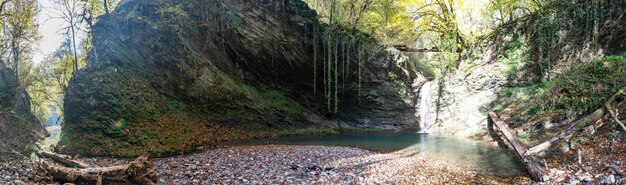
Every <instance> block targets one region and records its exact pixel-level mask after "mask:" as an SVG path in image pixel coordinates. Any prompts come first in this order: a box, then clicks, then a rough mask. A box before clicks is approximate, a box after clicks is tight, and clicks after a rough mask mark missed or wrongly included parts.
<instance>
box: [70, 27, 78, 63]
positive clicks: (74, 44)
mask: <svg viewBox="0 0 626 185" xmlns="http://www.w3.org/2000/svg"><path fill="white" fill-rule="evenodd" d="M73 22H74V21H73V18H72V23H70V24H72V25H70V26H71V29H72V45H73V46H74V71H77V70H78V54H77V51H76V31H75V30H74V29H75V28H74V26H75V25H73V24H74V23H73Z"/></svg>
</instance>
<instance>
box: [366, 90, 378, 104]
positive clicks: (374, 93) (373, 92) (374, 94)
mask: <svg viewBox="0 0 626 185" xmlns="http://www.w3.org/2000/svg"><path fill="white" fill-rule="evenodd" d="M379 96H380V95H379V94H378V92H377V91H376V90H371V91H370V92H369V93H367V94H366V95H365V99H366V100H367V101H370V102H376V99H378V97H379Z"/></svg>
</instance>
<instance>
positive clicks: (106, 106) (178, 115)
mask: <svg viewBox="0 0 626 185" xmlns="http://www.w3.org/2000/svg"><path fill="white" fill-rule="evenodd" d="M315 26H318V27H319V30H321V31H319V33H320V35H322V34H321V33H323V32H324V29H328V28H327V27H326V26H324V25H322V24H319V23H318V18H317V17H316V14H315V12H314V11H312V10H310V9H309V8H308V7H307V5H306V4H305V3H304V2H302V1H300V0H291V1H278V0H262V1H243V0H234V1H203V2H198V1H191V0H177V1H165V0H158V1H138V0H137V1H125V2H122V3H121V4H120V5H119V6H118V8H117V9H116V10H115V12H112V13H111V14H109V15H105V16H103V17H101V19H100V20H99V22H98V23H97V24H96V26H95V29H94V33H93V44H94V47H93V49H92V51H91V53H90V55H89V57H88V66H87V68H86V69H84V70H81V71H79V72H77V73H76V75H75V76H74V78H73V79H72V80H71V82H70V85H69V87H68V89H67V91H66V96H65V121H66V122H65V125H64V127H63V133H64V137H63V139H62V143H64V144H65V150H66V151H68V152H78V153H86V154H95V155H99V154H113V155H123V156H124V155H138V154H142V153H151V154H157V155H158V154H175V153H178V152H181V151H188V150H191V149H192V148H193V147H194V146H195V145H200V144H207V143H212V142H217V141H222V140H230V139H241V138H246V137H265V136H272V135H276V134H275V133H277V132H283V131H286V132H290V131H293V130H296V129H299V128H311V127H312V128H337V127H351V128H352V127H378V128H392V129H404V128H409V127H415V126H416V125H417V123H416V122H415V113H414V112H415V111H414V109H413V105H414V100H413V98H414V97H413V94H414V93H415V92H414V91H413V89H412V88H413V87H412V84H414V83H415V82H416V81H419V79H423V78H420V77H419V75H418V74H416V72H414V71H412V70H404V67H403V66H406V64H405V63H404V60H403V59H402V57H401V56H400V55H399V54H398V53H394V52H392V51H384V50H382V49H380V47H377V46H376V43H375V42H374V41H372V40H371V39H366V38H365V37H362V36H361V37H360V38H362V39H360V42H358V44H355V47H353V48H352V52H343V53H348V54H342V52H338V53H339V55H337V58H341V59H340V60H339V61H337V63H335V61H333V62H331V63H330V64H331V65H333V66H337V67H335V68H334V69H337V71H336V73H335V71H332V73H333V78H331V79H332V82H333V83H331V84H332V85H331V86H330V87H329V86H328V85H327V84H326V85H325V81H324V79H325V78H324V76H323V74H325V70H324V68H323V64H324V65H325V64H326V63H324V62H326V61H323V60H322V59H321V58H323V56H325V55H322V54H323V51H325V50H322V49H323V47H322V44H324V43H325V42H324V41H322V40H318V43H317V46H318V48H319V50H318V51H319V53H318V56H317V57H314V55H313V54H314V53H315V52H314V49H313V47H314V46H315V44H313V43H314V42H313V40H314V39H313V38H314V37H313V33H314V30H316V29H314V27H315ZM335 29H336V30H331V32H334V33H335V34H334V37H335V38H333V39H335V40H344V41H345V40H349V39H351V38H355V37H353V36H350V35H349V32H348V31H342V30H341V29H337V28H335ZM336 45H337V46H338V50H339V51H342V49H343V48H344V47H343V46H345V45H343V44H341V43H340V44H336ZM357 45H359V46H367V47H368V48H370V49H369V50H372V51H369V52H367V53H363V54H362V55H361V56H362V58H364V60H363V62H362V64H361V66H362V67H361V78H360V79H361V80H360V81H361V83H359V70H357V69H358V66H359V64H358V62H357V58H358V56H359V55H358V52H356V51H359V50H357V49H354V48H358V47H356V46H357ZM371 48H379V49H371ZM346 50H348V49H346ZM348 55H349V56H348ZM314 58H317V59H318V61H317V62H315V61H314ZM348 58H351V59H349V60H348ZM314 64H316V65H314ZM314 71H315V72H316V74H314ZM335 74H336V75H337V77H336V78H335V77H334V75H335ZM314 76H317V78H316V80H314ZM326 79H328V78H326ZM335 81H336V83H335ZM314 82H315V83H316V84H315V85H314ZM314 87H316V88H317V89H315V90H314ZM325 87H326V88H331V89H333V90H332V95H331V96H330V97H331V98H332V99H333V101H332V102H333V103H332V104H334V97H335V96H336V97H337V99H338V100H339V101H338V103H337V107H338V112H337V113H336V114H334V113H333V112H334V111H332V110H331V111H329V110H328V106H327V102H328V99H327V97H328V96H327V95H328V94H327V93H326V91H325V90H324V89H325ZM359 87H360V88H359ZM335 88H336V89H337V92H338V93H337V95H335V90H334V89H335ZM359 92H360V93H359ZM331 107H333V108H331V109H334V105H332V106H331Z"/></svg>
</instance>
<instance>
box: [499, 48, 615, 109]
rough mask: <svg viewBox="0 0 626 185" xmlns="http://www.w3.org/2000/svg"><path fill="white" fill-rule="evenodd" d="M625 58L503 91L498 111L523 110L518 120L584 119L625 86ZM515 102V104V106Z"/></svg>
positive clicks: (587, 64) (603, 60) (607, 59)
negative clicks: (583, 117)
mask: <svg viewBox="0 0 626 185" xmlns="http://www.w3.org/2000/svg"><path fill="white" fill-rule="evenodd" d="M624 74H626V57H625V56H606V57H602V58H599V59H595V60H592V61H588V62H585V63H580V64H576V65H574V66H573V67H572V69H571V70H570V71H569V72H567V73H565V74H563V75H561V76H558V77H557V78H555V79H552V80H550V81H544V82H541V83H537V84H534V85H530V86H520V87H509V88H507V89H506V90H505V91H503V92H502V93H503V94H502V95H501V96H500V97H506V98H507V99H502V98H501V99H500V101H505V102H508V103H509V104H508V105H507V104H501V106H499V107H500V109H504V107H508V106H510V105H516V106H520V107H523V109H522V112H521V114H520V115H518V117H524V116H531V117H547V118H542V119H552V120H561V119H564V118H565V117H566V116H568V115H586V114H589V113H591V112H593V111H595V110H597V109H598V108H600V107H602V106H603V105H604V103H605V102H606V101H607V100H608V98H609V97H611V96H613V94H615V93H616V92H618V90H620V89H621V88H623V87H624V86H626V76H624ZM514 102H517V103H518V104H515V103H514Z"/></svg>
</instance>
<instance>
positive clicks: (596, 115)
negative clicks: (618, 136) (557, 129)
mask: <svg viewBox="0 0 626 185" xmlns="http://www.w3.org/2000/svg"><path fill="white" fill-rule="evenodd" d="M624 91H626V88H624V89H622V90H620V91H619V92H618V93H616V94H615V95H613V96H612V97H611V98H609V100H608V101H607V102H606V103H605V104H604V107H602V108H600V109H598V110H596V111H595V112H593V113H591V114H590V115H588V116H585V117H584V118H582V119H580V120H578V121H576V122H574V123H573V124H572V126H570V127H569V128H568V129H567V130H565V131H564V132H562V133H561V134H559V135H557V136H554V137H552V138H550V139H548V140H547V141H545V142H543V143H541V144H538V145H536V146H534V147H532V148H530V149H528V151H527V152H526V155H535V154H538V153H540V152H542V151H545V150H547V149H548V148H550V147H551V146H552V145H554V144H555V143H556V142H558V141H560V140H561V139H569V138H571V137H572V136H574V134H576V132H578V131H579V130H581V129H582V128H584V126H585V125H587V124H588V123H590V122H592V121H597V120H599V119H602V117H603V116H604V115H606V114H607V113H609V114H611V116H612V117H613V119H614V120H615V121H616V122H617V124H619V125H620V126H621V127H622V129H624V131H626V126H624V124H623V123H622V122H621V121H619V119H618V118H617V116H616V115H615V113H614V112H613V110H612V108H611V104H612V103H613V102H615V101H616V100H618V99H619V98H621V97H623V96H624Z"/></svg>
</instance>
